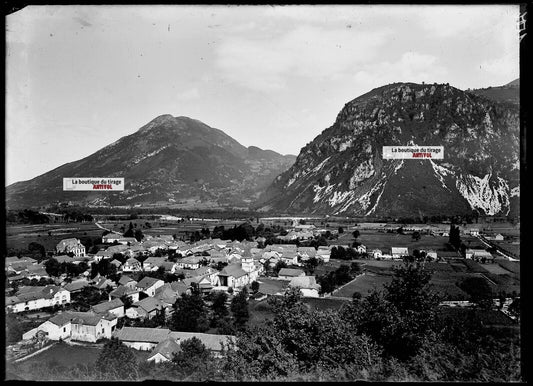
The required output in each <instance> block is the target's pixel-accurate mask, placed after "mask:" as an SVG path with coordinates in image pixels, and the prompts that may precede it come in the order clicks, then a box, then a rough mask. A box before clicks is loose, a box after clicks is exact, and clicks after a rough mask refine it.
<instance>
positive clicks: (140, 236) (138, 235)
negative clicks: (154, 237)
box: [133, 228, 144, 241]
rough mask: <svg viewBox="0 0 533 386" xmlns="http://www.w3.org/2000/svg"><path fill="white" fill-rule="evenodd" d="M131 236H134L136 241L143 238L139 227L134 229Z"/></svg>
mask: <svg viewBox="0 0 533 386" xmlns="http://www.w3.org/2000/svg"><path fill="white" fill-rule="evenodd" d="M133 237H135V239H136V240H137V241H141V240H142V239H143V238H144V235H143V232H142V230H141V228H138V229H135V232H134V233H133Z"/></svg>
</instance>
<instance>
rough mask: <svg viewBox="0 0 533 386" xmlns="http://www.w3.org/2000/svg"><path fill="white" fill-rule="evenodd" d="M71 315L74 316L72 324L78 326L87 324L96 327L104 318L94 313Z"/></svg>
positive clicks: (73, 313) (74, 313) (75, 313)
mask: <svg viewBox="0 0 533 386" xmlns="http://www.w3.org/2000/svg"><path fill="white" fill-rule="evenodd" d="M68 313H69V314H71V315H72V318H71V320H72V323H76V324H85V325H88V326H96V325H97V324H98V322H100V320H102V316H101V315H98V314H96V313H94V312H90V311H89V312H73V311H69V312H68Z"/></svg>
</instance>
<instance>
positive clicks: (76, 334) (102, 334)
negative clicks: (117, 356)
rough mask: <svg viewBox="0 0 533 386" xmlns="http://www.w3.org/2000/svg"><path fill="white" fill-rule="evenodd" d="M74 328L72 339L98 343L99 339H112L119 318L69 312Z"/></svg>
mask: <svg viewBox="0 0 533 386" xmlns="http://www.w3.org/2000/svg"><path fill="white" fill-rule="evenodd" d="M69 313H70V314H72V315H73V316H74V317H73V318H72V319H71V323H72V327H71V332H70V339H72V340H77V341H82V342H96V341H97V340H99V339H104V338H106V339H110V338H111V336H112V333H113V331H114V330H115V327H116V325H117V317H116V315H113V314H110V313H108V314H106V315H104V316H102V315H99V314H94V313H91V312H69Z"/></svg>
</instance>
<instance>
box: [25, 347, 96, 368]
mask: <svg viewBox="0 0 533 386" xmlns="http://www.w3.org/2000/svg"><path fill="white" fill-rule="evenodd" d="M101 351H102V349H101V348H99V347H87V346H70V345H68V344H66V343H63V342H60V343H57V344H56V345H55V346H53V347H52V348H49V349H48V350H45V351H43V352H41V353H39V354H37V355H35V356H33V357H31V358H28V359H27V360H25V361H22V362H20V364H21V365H24V366H29V367H31V365H32V364H33V363H43V362H45V363H46V362H51V363H56V362H57V363H59V364H61V365H62V366H66V367H68V366H75V365H76V364H78V363H80V364H90V363H94V362H96V359H98V355H99V354H100V352H101Z"/></svg>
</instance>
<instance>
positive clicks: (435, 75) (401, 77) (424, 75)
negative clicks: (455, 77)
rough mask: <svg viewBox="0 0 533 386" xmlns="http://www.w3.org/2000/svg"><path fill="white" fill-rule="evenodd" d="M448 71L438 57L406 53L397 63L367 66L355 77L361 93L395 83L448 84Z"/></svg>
mask: <svg viewBox="0 0 533 386" xmlns="http://www.w3.org/2000/svg"><path fill="white" fill-rule="evenodd" d="M447 75H448V71H447V70H446V68H444V67H443V66H442V65H440V64H439V62H438V59H437V57H435V56H433V55H427V54H423V53H419V52H406V53H404V54H403V55H402V56H401V57H400V59H399V60H397V61H396V62H381V63H376V64H373V65H371V66H370V65H369V66H365V67H364V68H363V69H361V70H360V71H358V72H357V73H356V74H355V76H354V81H355V83H356V85H357V89H358V91H359V92H360V93H365V92H368V91H370V90H371V89H373V88H376V87H379V86H383V85H385V84H389V83H395V82H414V83H422V82H426V83H433V82H437V83H441V82H447Z"/></svg>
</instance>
